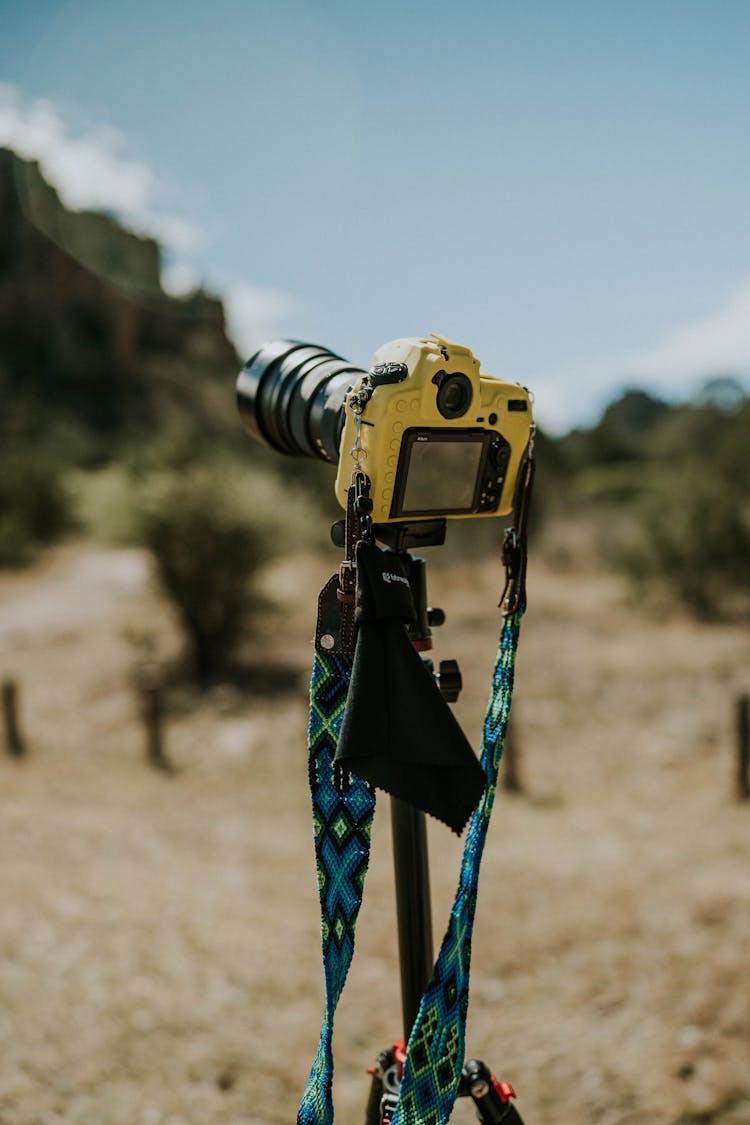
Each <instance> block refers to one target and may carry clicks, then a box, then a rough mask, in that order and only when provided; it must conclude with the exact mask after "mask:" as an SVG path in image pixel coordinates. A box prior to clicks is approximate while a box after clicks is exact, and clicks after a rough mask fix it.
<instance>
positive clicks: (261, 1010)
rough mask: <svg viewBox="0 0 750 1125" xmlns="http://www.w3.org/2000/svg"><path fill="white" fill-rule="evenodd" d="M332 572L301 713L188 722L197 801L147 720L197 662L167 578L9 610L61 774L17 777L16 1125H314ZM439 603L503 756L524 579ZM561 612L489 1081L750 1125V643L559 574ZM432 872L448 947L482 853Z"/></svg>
mask: <svg viewBox="0 0 750 1125" xmlns="http://www.w3.org/2000/svg"><path fill="white" fill-rule="evenodd" d="M334 564H335V560H328V561H323V562H320V561H314V560H313V561H311V560H306V561H305V560H291V561H289V562H288V563H287V564H285V565H284V566H283V567H280V568H277V570H276V571H275V573H274V575H273V579H272V585H273V588H274V592H275V594H276V596H277V597H281V598H284V599H285V600H286V604H287V607H288V608H287V611H286V612H285V614H283V615H282V617H281V618H280V620H278V621H277V622H276V624H275V625H274V627H273V630H272V631H271V632H269V634H268V635H267V637H266V640H265V644H266V647H267V650H268V652H269V653H270V655H271V657H272V659H273V661H274V662H275V663H276V664H277V665H279V666H280V665H282V664H283V665H284V666H285V667H286V671H287V673H288V674H287V675H286V676H285V678H284V679H285V681H286V682H288V684H289V685H291V686H288V688H287V690H285V691H284V693H283V694H279V693H278V692H277V693H276V694H274V695H268V694H263V693H261V692H260V691H259V690H253V688H252V684H251V686H250V688H249V689H248V690H247V691H246V692H245V693H244V694H243V695H241V696H238V695H237V694H236V693H235V692H233V691H231V690H227V689H224V690H218V691H216V692H214V693H213V694H211V695H209V696H207V697H202V698H200V699H198V698H194V697H191V696H190V695H189V694H186V693H184V692H183V693H178V695H177V696H176V697H175V698H174V701H173V709H172V714H171V716H170V722H169V730H168V749H169V752H170V754H171V755H172V757H173V758H174V760H175V762H176V763H177V765H178V766H179V773H178V774H177V776H175V777H174V778H166V777H163V776H161V775H159V774H156V773H154V772H152V771H149V770H148V769H147V768H146V767H145V765H144V763H143V746H142V735H141V731H140V727H139V724H138V721H137V712H136V706H135V701H134V696H133V690H132V673H133V668H134V664H135V662H136V660H137V659H139V658H140V657H142V656H143V654H144V652H149V653H151V654H156V655H157V656H160V657H172V656H173V655H174V653H175V652H176V649H177V637H176V633H175V629H174V625H173V623H172V622H171V620H170V618H169V616H168V615H167V614H166V613H165V612H164V610H163V608H162V607H161V606H160V603H159V602H158V600H157V599H156V597H155V595H154V593H153V592H152V591H151V589H150V586H149V577H148V575H149V570H148V566H147V565H146V562H145V559H144V557H143V556H142V555H141V554H139V553H138V552H132V551H113V552H110V551H104V550H94V549H92V548H90V547H70V548H66V549H65V550H64V551H62V552H59V553H57V554H55V555H53V556H49V557H48V558H47V559H46V560H44V561H43V563H42V564H41V565H40V566H39V567H37V568H35V569H33V570H31V571H28V572H25V573H22V574H18V575H7V574H6V575H3V576H1V577H0V672H4V673H12V674H13V675H14V676H17V677H18V679H19V681H20V683H21V689H22V702H23V723H24V729H25V731H26V734H27V737H28V740H29V743H30V747H31V753H30V756H29V758H28V760H27V761H25V762H23V763H16V762H13V761H11V760H10V759H8V758H7V757H0V1058H1V1059H2V1063H1V1064H0V1125H48V1123H49V1125H52V1123H57V1122H66V1123H67V1122H70V1123H81V1125H83V1123H86V1125H126V1123H127V1125H221V1123H222V1122H226V1123H237V1125H239V1123H245V1125H291V1122H293V1121H294V1119H295V1113H296V1104H297V1101H298V1098H299V1093H300V1090H301V1087H302V1085H303V1084H304V1081H305V1077H306V1073H307V1070H308V1068H309V1065H310V1061H311V1059H312V1054H313V1051H314V1046H315V1042H316V1039H317V1030H318V1026H319V1020H320V1014H321V1003H320V995H321V980H320V965H319V961H320V953H319V946H318V917H317V905H316V896H315V882H314V869H313V859H312V847H311V829H310V822H309V807H308V795H307V789H306V775H305V750H304V740H305V724H306V706H305V694H306V689H305V677H306V673H307V664H308V662H309V659H310V654H311V650H310V644H309V636H310V632H311V624H310V622H311V609H310V607H311V605H312V603H313V598H314V594H315V592H316V590H317V588H318V587H319V586H320V585H321V583H322V580H323V578H325V577H326V576H327V573H328V571H330V570H332V569H333V566H334ZM431 588H432V600H433V601H434V602H435V603H437V604H442V605H444V606H445V608H446V610H447V611H448V614H449V620H448V623H447V624H446V626H445V627H444V629H443V630H442V634H441V635H440V636H439V637H438V641H439V650H438V653H437V655H438V656H451V657H456V658H457V659H459V661H460V663H461V665H462V668H463V672H464V679H465V684H466V688H465V691H464V695H463V697H462V699H461V701H460V703H459V706H458V712H459V717H460V719H461V721H462V723H463V725H464V726H465V728H466V730H467V733H468V734H469V735H470V737H471V738H472V739H473V741H474V742H476V739H477V736H478V731H479V730H480V726H481V717H482V711H483V707H484V702H485V697H486V693H487V684H488V677H489V671H490V667H491V663H492V659H493V654H494V647H495V643H496V630H497V622H496V619H495V613H494V611H493V610H492V607H493V606H494V605H495V604H496V601H497V575H496V573H495V572H494V570H493V568H492V567H490V566H489V565H480V566H479V567H473V568H470V567H469V566H468V564H467V565H457V566H452V567H451V568H450V569H445V570H438V569H435V571H434V573H433V575H432V577H431ZM530 596H531V608H530V610H529V613H528V616H527V620H526V621H525V623H524V629H523V636H522V642H521V654H520V658H519V669H518V694H517V711H516V720H517V723H518V731H519V736H520V739H521V743H522V751H523V762H522V768H523V772H524V776H525V779H526V783H527V788H528V791H529V795H528V796H527V797H524V798H509V797H507V796H501V797H500V798H499V800H498V804H497V807H496V812H495V818H494V821H493V826H492V830H491V833H490V839H489V842H488V848H487V852H486V856H485V863H484V869H483V876H482V884H481V894H480V901H479V912H478V922H477V932H476V939H475V943H474V970H473V974H472V982H473V983H472V1000H471V1009H470V1019H469V1036H468V1046H469V1050H470V1051H471V1052H472V1053H475V1054H478V1055H480V1056H482V1057H484V1058H486V1059H487V1060H488V1062H490V1063H491V1064H492V1065H493V1067H495V1068H496V1069H497V1070H499V1071H500V1072H501V1074H502V1076H503V1077H507V1078H508V1079H509V1080H510V1081H511V1082H512V1083H513V1084H514V1086H515V1087H516V1089H517V1090H518V1092H519V1108H520V1110H521V1112H522V1114H523V1117H524V1120H525V1121H526V1122H527V1123H528V1125H546V1123H549V1125H553V1123H554V1125H560V1123H563V1125H566V1123H568V1122H570V1123H571V1125H574V1123H575V1125H582V1123H585V1122H592V1123H593V1122H599V1123H605V1125H619V1123H624V1125H627V1123H633V1125H635V1123H636V1122H638V1123H640V1122H643V1121H644V1120H652V1121H658V1122H665V1123H669V1125H677V1123H678V1122H680V1123H682V1125H688V1123H689V1122H698V1121H712V1122H723V1123H726V1125H739V1123H740V1122H745V1123H746V1122H748V1121H750V989H748V985H747V974H748V964H749V961H748V947H747V940H748V933H750V847H749V846H748V845H749V844H750V807H741V806H738V805H736V804H735V803H733V801H732V800H731V770H732V759H731V751H732V726H731V704H732V699H733V697H734V695H735V694H736V692H737V691H738V690H739V689H740V688H744V689H745V690H747V688H748V686H750V685H749V683H748V681H749V679H750V635H748V632H747V630H746V629H742V628H740V627H736V626H722V627H715V628H699V627H697V626H695V625H693V624H692V623H690V622H688V621H685V620H682V619H680V618H676V619H672V620H668V621H664V622H655V621H652V620H649V619H648V617H646V616H645V615H643V614H642V613H640V612H636V611H635V610H634V609H633V608H632V607H631V606H629V605H628V602H627V600H626V597H625V595H624V592H623V590H622V589H621V588H620V586H619V585H618V584H617V583H615V582H613V581H612V580H611V579H609V578H606V577H603V576H601V575H597V574H595V573H590V574H587V575H585V576H582V577H574V576H573V575H571V574H565V573H554V572H552V571H551V570H547V569H545V568H544V567H543V566H542V565H540V564H537V565H536V566H535V567H534V568H533V570H532V573H531V578H530ZM256 657H257V659H260V658H261V657H262V654H261V653H260V652H258V653H256ZM280 683H281V679H280V680H279V684H280ZM277 686H278V684H277ZM381 805H382V806H383V807H382V808H381V810H380V811H381V815H380V816H379V818H378V821H377V824H376V831H375V838H374V844H373V864H372V869H371V872H370V875H369V879H368V888H367V899H366V902H365V906H364V907H363V913H362V917H361V919H360V927H359V946H358V952H357V957H356V958H355V963H354V968H353V970H352V974H351V980H350V983H349V985H348V987H347V992H346V994H345V997H344V1000H343V1001H342V1006H341V1011H340V1015H339V1018H338V1021H337V1028H338V1030H337V1039H336V1060H337V1087H336V1104H337V1121H340V1122H341V1123H342V1125H357V1123H358V1122H360V1121H361V1119H362V1105H363V1102H364V1098H365V1092H366V1089H367V1082H368V1079H367V1076H366V1074H365V1073H364V1070H365V1068H366V1067H367V1066H368V1065H369V1064H370V1062H371V1061H372V1058H373V1056H374V1055H375V1054H376V1053H377V1052H378V1051H379V1050H380V1049H381V1048H382V1047H383V1046H385V1045H387V1044H388V1043H389V1042H390V1041H391V1040H392V1039H393V1038H394V1037H396V1036H398V1035H399V1034H400V1010H399V988H398V981H397V978H396V971H395V970H396V943H395V936H394V919H393V905H392V900H393V891H392V874H391V860H390V852H389V841H388V823H387V822H388V816H387V815H386V802H385V801H382V802H381ZM430 839H431V861H432V871H433V883H434V915H435V930H436V935H439V934H440V933H441V932H442V929H443V927H444V924H445V921H446V919H447V914H448V909H449V904H450V899H451V896H452V893H453V888H454V884H455V879H456V874H457V867H458V859H459V854H460V845H459V844H457V843H456V842H455V841H453V840H452V839H450V838H449V834H448V833H447V832H445V831H443V830H441V829H440V828H439V827H436V828H434V829H432V828H431V830H430ZM454 1118H455V1120H456V1121H469V1120H472V1119H473V1115H472V1112H471V1110H470V1108H469V1107H468V1106H466V1105H461V1106H460V1108H459V1109H457V1111H456V1113H455V1115H454Z"/></svg>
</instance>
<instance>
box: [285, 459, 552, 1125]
mask: <svg viewBox="0 0 750 1125" xmlns="http://www.w3.org/2000/svg"><path fill="white" fill-rule="evenodd" d="M533 465H534V462H533V456H531V455H530V456H529V458H528V460H527V466H526V469H525V471H524V473H523V474H522V481H521V488H522V490H523V499H522V502H521V504H519V506H518V508H517V512H518V518H517V521H516V525H515V527H514V528H512V529H509V532H510V534H509V533H506V537H505V542H504V546H503V562H504V563H505V567H506V576H507V578H506V587H505V590H504V592H503V598H502V601H501V608H502V612H503V624H502V629H501V632H500V640H499V645H498V650H497V656H496V659H495V666H494V670H493V676H492V686H491V691H490V698H489V704H488V707H487V712H486V716H485V721H484V727H483V739H482V752H481V757H480V765H481V768H482V770H483V772H484V775H485V783H484V788H483V791H482V794H481V797H480V799H479V803H478V804H477V806H476V808H475V809H474V812H473V813H472V815H471V819H470V821H469V826H468V829H467V832H466V841H465V845H464V851H463V857H462V861H461V870H460V875H459V882H458V888H457V890H456V895H455V899H454V902H453V906H452V909H451V914H450V919H449V923H448V928H447V930H446V933H445V936H444V938H443V941H442V944H441V947H440V952H439V954H438V958H437V961H436V962H435V967H434V969H433V973H432V976H431V978H430V981H429V982H428V984H427V987H426V989H425V991H424V994H423V996H422V1001H421V1004H420V1008H419V1012H418V1014H417V1018H416V1020H415V1023H414V1026H413V1028H412V1031H411V1035H410V1037H409V1042H408V1044H407V1048H406V1060H405V1063H404V1069H403V1076H402V1079H401V1084H400V1093H399V1100H398V1104H397V1107H396V1109H395V1111H394V1115H393V1117H392V1125H445V1123H446V1122H447V1121H448V1118H449V1117H450V1114H451V1112H452V1109H453V1105H454V1103H455V1099H456V1096H457V1092H458V1086H459V1081H460V1078H461V1070H462V1067H463V1062H464V1044H465V1032H466V1018H467V1013H468V1005H469V972H470V967H471V939H472V931H473V925H474V916H475V911H476V900H477V891H478V884H479V870H480V865H481V861H482V854H483V851H484V844H485V840H486V837H487V830H488V827H489V822H490V816H491V813H492V807H493V804H494V798H495V791H496V787H497V776H498V768H499V765H500V759H501V756H502V751H503V743H504V739H505V734H506V730H507V725H508V718H509V715H510V707H511V700H512V694H513V677H514V668H515V658H516V650H517V647H518V636H519V630H520V624H521V618H522V616H523V612H524V609H525V601H526V599H525V569H526V567H525V561H526V520H527V515H528V502H527V499H528V494H529V492H530V489H531V483H532V480H533ZM358 475H359V476H360V477H362V476H363V474H358ZM365 480H366V478H365ZM362 496H363V490H362V484H361V481H358V480H356V479H355V482H354V484H353V485H352V488H350V490H349V504H348V508H347V528H346V548H345V550H346V559H345V562H344V566H343V567H342V570H341V572H340V575H339V576H334V578H333V579H331V580H330V581H329V583H328V584H327V585H326V586H325V587H324V589H323V591H322V592H321V596H320V599H319V612H318V628H317V631H316V652H315V658H314V663H313V672H312V679H311V685H310V721H309V728H308V748H309V762H308V766H309V779H310V789H311V795H312V805H313V828H314V841H315V859H316V866H317V873H318V889H319V896H320V909H321V940H322V949H323V974H324V986H325V1006H324V1012H323V1020H322V1025H321V1032H320V1040H319V1043H318V1049H317V1052H316V1055H315V1059H314V1061H313V1065H312V1069H311V1071H310V1077H309V1079H308V1082H307V1086H306V1088H305V1091H304V1094H303V1096H302V1100H301V1103H300V1107H299V1111H298V1116H297V1122H298V1125H332V1122H333V1097H332V1091H333V1050H332V1040H333V1022H334V1015H335V1011H336V1007H337V1005H338V1002H339V999H340V996H341V993H342V991H343V988H344V984H345V982H346V977H347V974H348V971H349V967H350V965H351V962H352V958H353V955H354V934H355V928H356V923H357V917H358V915H359V909H360V906H361V903H362V894H363V890H364V882H365V876H366V873H367V868H368V865H369V858H370V835H371V829H372V821H373V815H374V811H375V794H374V791H373V790H372V788H371V787H370V785H369V784H368V783H367V782H365V781H364V780H362V779H361V778H358V777H357V776H356V775H354V774H348V773H346V772H344V771H342V770H341V769H340V768H339V767H337V766H336V765H335V762H334V759H335V757H336V750H337V746H338V741H339V735H340V731H341V725H342V722H343V718H344V712H345V710H346V702H347V693H348V690H349V684H350V680H351V674H352V652H351V647H350V641H351V637H352V632H353V630H352V627H351V621H350V619H349V618H348V610H349V609H350V607H351V602H352V601H353V598H352V596H351V595H352V582H351V578H352V570H351V564H352V562H353V561H354V557H355V552H354V544H355V542H356V540H357V539H358V538H361V537H362V536H363V535H364V538H365V539H367V538H369V532H370V526H369V512H368V509H367V503H366V493H365V502H364V503H363V500H362ZM334 598H336V601H337V602H338V614H337V613H336V612H335V609H336V607H335V605H334V600H333V599H334ZM342 610H343V611H344V612H343V614H342ZM342 616H343V618H344V620H345V623H344V625H343V626H342V625H341V624H340V619H341V617H342ZM337 622H338V623H337Z"/></svg>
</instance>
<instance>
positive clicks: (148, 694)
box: [138, 664, 174, 773]
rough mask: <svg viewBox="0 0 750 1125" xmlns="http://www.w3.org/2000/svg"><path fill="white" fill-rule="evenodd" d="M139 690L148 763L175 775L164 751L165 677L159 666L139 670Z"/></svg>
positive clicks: (154, 665)
mask: <svg viewBox="0 0 750 1125" xmlns="http://www.w3.org/2000/svg"><path fill="white" fill-rule="evenodd" d="M138 688H139V691H140V696H141V715H142V717H143V724H144V727H145V732H146V761H147V762H148V763H149V765H151V766H153V767H154V769H158V770H162V772H164V773H174V766H173V765H172V763H171V762H170V760H169V758H168V757H167V754H166V751H165V749H164V735H163V731H164V675H163V673H162V669H161V668H160V666H159V665H158V664H144V665H143V666H142V667H141V668H140V669H139V672H138Z"/></svg>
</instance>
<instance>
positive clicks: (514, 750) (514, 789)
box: [500, 721, 523, 793]
mask: <svg viewBox="0 0 750 1125" xmlns="http://www.w3.org/2000/svg"><path fill="white" fill-rule="evenodd" d="M519 759H520V749H519V745H518V738H517V730H516V724H515V723H514V722H512V721H509V722H508V729H507V730H506V732H505V746H504V747H503V757H502V761H501V763H500V784H501V785H502V787H503V789H504V790H505V792H506V793H523V782H522V781H521V769H520V760H519Z"/></svg>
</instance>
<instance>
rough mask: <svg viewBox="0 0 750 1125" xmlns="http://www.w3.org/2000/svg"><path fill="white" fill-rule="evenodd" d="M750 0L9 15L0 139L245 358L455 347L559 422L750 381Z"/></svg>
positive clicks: (85, 5) (351, 1)
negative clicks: (634, 395)
mask: <svg viewBox="0 0 750 1125" xmlns="http://www.w3.org/2000/svg"><path fill="white" fill-rule="evenodd" d="M749 58H750V3H749V2H747V0H713V2H709V0H701V2H697V0H648V2H644V0H629V2H628V3H618V2H616V0H527V2H525V3H521V2H520V0H512V2H511V0H464V3H462V4H458V3H455V2H452V3H446V2H444V0H431V2H427V0H411V2H409V0H401V2H400V3H397V2H394V0H380V2H379V3H377V4H362V3H358V2H357V0H271V2H265V0H211V2H210V3H206V2H205V0H204V2H202V3H200V4H199V3H196V2H195V0H160V2H154V0H149V2H148V3H146V2H145V0H129V2H128V3H127V4H123V3H121V2H118V3H113V2H112V0H68V2H61V0H33V2H29V0H0V144H3V143H4V144H10V145H11V147H14V148H16V149H17V151H20V152H22V153H23V154H24V155H28V156H31V157H34V158H35V159H38V160H40V162H41V164H42V167H43V169H44V171H45V172H46V174H47V175H48V177H49V178H50V179H51V180H52V181H53V182H54V183H55V185H56V186H57V187H58V190H59V191H60V193H61V195H62V196H63V198H64V199H65V201H66V202H67V203H68V204H69V205H71V206H75V207H91V206H93V207H100V208H104V209H107V210H110V211H112V212H114V213H116V214H117V215H118V216H120V217H121V218H122V219H123V220H124V221H126V222H127V223H128V224H130V225H131V226H133V228H134V229H137V230H140V231H144V232H148V233H152V234H155V235H156V236H157V237H159V239H160V240H161V241H162V244H163V246H164V261H163V278H164V283H165V285H166V286H168V287H169V288H170V289H171V290H172V291H174V292H179V291H184V290H185V289H188V288H190V287H191V286H193V285H195V284H198V283H200V284H203V285H205V286H206V287H207V288H209V289H210V290H212V291H214V292H216V293H218V294H219V295H221V296H222V297H223V298H224V300H225V305H226V309H227V313H228V320H229V326H230V330H231V334H232V335H233V337H234V339H235V342H236V343H237V345H238V348H239V350H240V352H241V353H248V354H249V353H250V352H251V351H252V350H253V349H254V348H255V347H257V346H258V345H259V344H260V343H262V342H263V341H264V340H265V339H268V338H271V337H275V336H288V337H294V338H296V339H302V340H311V341H314V342H316V343H321V344H324V345H326V346H328V347H330V348H331V349H333V350H334V351H336V352H338V353H339V354H341V355H343V356H345V357H346V358H348V359H350V360H352V361H354V362H355V363H358V364H360V365H366V364H367V363H368V362H369V359H370V356H371V355H372V353H373V351H374V350H375V349H376V348H377V347H378V346H380V345H381V344H382V343H384V342H385V341H387V340H390V339H394V338H396V337H400V336H422V335H427V334H429V333H430V332H437V333H440V334H441V335H443V336H446V337H447V338H448V339H452V340H455V341H457V342H459V343H461V344H465V345H468V346H469V347H470V348H471V349H472V350H473V352H474V354H475V355H476V356H478V358H479V359H480V361H481V364H482V370H483V371H484V372H486V373H489V374H492V375H497V376H501V377H502V378H506V379H511V380H513V381H519V382H522V383H523V384H524V385H526V386H528V387H529V388H530V389H531V390H532V391H533V393H534V395H535V400H536V413H537V417H538V418H539V421H540V422H541V424H542V425H543V426H544V427H545V428H547V429H548V430H550V431H552V432H558V433H561V432H564V431H565V430H566V429H568V428H570V427H572V426H576V425H588V424H590V423H592V422H594V421H595V420H596V417H597V416H598V414H599V413H600V411H601V409H602V408H603V406H604V405H605V404H606V403H607V402H609V401H611V400H612V399H613V398H614V397H616V395H617V394H618V393H620V392H621V391H622V390H623V389H624V388H626V387H632V386H641V387H644V388H645V389H647V390H649V391H651V393H653V394H657V395H662V396H665V397H668V398H670V399H680V398H682V397H685V396H687V395H690V394H692V393H694V392H695V391H696V390H697V389H698V388H699V387H700V386H701V384H702V383H703V381H704V380H705V379H706V377H710V376H714V375H717V374H727V373H730V374H735V375H737V376H739V377H741V378H743V379H745V380H746V381H748V383H749V384H750V65H748V59H749Z"/></svg>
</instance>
